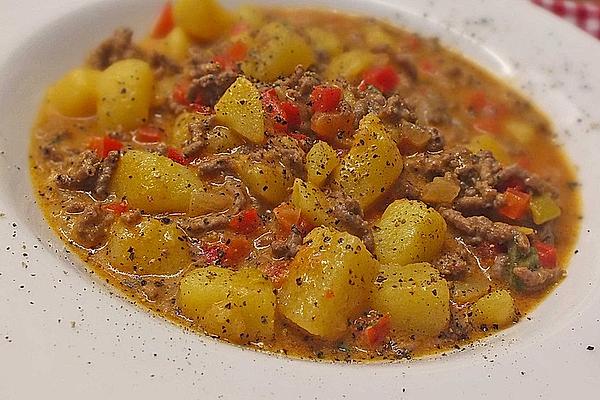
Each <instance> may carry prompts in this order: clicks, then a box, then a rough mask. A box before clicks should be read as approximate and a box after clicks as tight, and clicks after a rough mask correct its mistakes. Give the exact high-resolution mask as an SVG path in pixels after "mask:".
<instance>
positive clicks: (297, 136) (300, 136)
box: [288, 133, 308, 141]
mask: <svg viewBox="0 0 600 400" xmlns="http://www.w3.org/2000/svg"><path fill="white" fill-rule="evenodd" d="M288 136H289V137H293V138H294V139H296V140H300V141H303V140H307V139H308V136H306V135H303V134H302V133H290V134H288Z"/></svg>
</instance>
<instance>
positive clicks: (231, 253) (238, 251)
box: [223, 236, 252, 265]
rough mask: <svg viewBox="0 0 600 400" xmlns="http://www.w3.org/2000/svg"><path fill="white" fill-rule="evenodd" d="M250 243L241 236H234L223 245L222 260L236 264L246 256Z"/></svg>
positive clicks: (250, 247)
mask: <svg viewBox="0 0 600 400" xmlns="http://www.w3.org/2000/svg"><path fill="white" fill-rule="evenodd" d="M251 250H252V245H251V243H250V241H249V240H248V239H246V238H244V237H242V236H234V237H232V238H231V239H229V240H228V241H227V244H226V245H225V257H224V258H223V262H224V263H226V264H227V265H236V264H239V262H240V261H242V260H243V259H245V258H246V257H248V254H250V251H251Z"/></svg>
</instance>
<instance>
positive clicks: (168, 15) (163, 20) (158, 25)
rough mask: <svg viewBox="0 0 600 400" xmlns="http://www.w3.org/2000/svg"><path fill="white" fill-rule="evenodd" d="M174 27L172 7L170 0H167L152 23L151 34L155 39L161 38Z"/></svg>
mask: <svg viewBox="0 0 600 400" xmlns="http://www.w3.org/2000/svg"><path fill="white" fill-rule="evenodd" d="M174 27H175V22H174V21H173V7H172V6H171V2H167V4H165V5H164V7H163V9H162V10H161V12H160V14H159V15H158V18H157V20H156V22H155V23H154V28H152V34H151V36H152V37H153V38H155V39H160V38H163V37H165V36H167V35H168V34H169V32H171V31H172V30H173V28H174Z"/></svg>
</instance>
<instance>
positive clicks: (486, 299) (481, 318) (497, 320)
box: [471, 290, 516, 329]
mask: <svg viewBox="0 0 600 400" xmlns="http://www.w3.org/2000/svg"><path fill="white" fill-rule="evenodd" d="M471 311H472V318H471V322H472V323H473V326H474V327H475V328H476V329H483V328H486V329H498V328H502V327H505V326H507V325H510V324H511V323H512V322H514V321H515V318H516V313H515V303H514V300H513V298H512V296H511V295H510V293H509V292H508V290H496V291H495V292H492V293H490V294H488V295H486V296H483V297H482V298H481V299H479V300H477V301H476V302H475V304H473V306H472V308H471Z"/></svg>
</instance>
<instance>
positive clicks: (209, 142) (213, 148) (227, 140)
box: [167, 112, 244, 154]
mask: <svg viewBox="0 0 600 400" xmlns="http://www.w3.org/2000/svg"><path fill="white" fill-rule="evenodd" d="M208 118H210V117H209V116H208V115H206V114H200V113H197V112H182V113H181V114H179V115H178V116H177V118H176V119H175V122H174V124H173V128H172V129H171V130H170V131H169V132H168V136H167V141H168V143H169V144H170V145H171V146H174V147H183V146H184V145H185V143H186V141H188V140H189V139H190V138H191V135H190V130H189V125H190V124H192V123H195V124H201V123H203V122H204V121H206V120H207V119H208ZM243 143H244V140H243V139H242V138H241V137H240V136H238V135H236V134H235V133H233V132H232V131H231V129H229V128H227V127H226V126H221V125H219V126H216V127H214V128H213V129H211V130H210V131H208V132H207V133H206V146H205V148H204V151H205V152H206V154H218V153H223V152H225V151H228V150H231V149H233V148H234V147H237V146H240V145H242V144H243Z"/></svg>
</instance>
